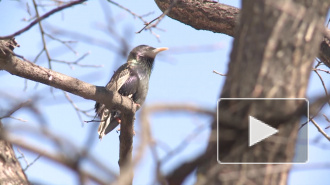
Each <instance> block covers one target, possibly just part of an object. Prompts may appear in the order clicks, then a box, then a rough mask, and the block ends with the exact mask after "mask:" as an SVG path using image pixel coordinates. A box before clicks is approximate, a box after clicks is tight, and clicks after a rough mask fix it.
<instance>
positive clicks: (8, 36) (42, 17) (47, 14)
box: [0, 0, 87, 40]
mask: <svg viewBox="0 0 330 185" xmlns="http://www.w3.org/2000/svg"><path fill="white" fill-rule="evenodd" d="M85 1H87V0H79V1H72V2H70V3H68V4H65V5H63V6H60V7H57V8H55V9H53V10H51V11H49V12H48V13H46V14H45V15H43V16H41V17H39V18H37V19H36V20H34V21H32V22H31V23H30V24H29V25H27V26H26V27H25V28H22V29H21V30H18V31H17V32H15V33H13V34H11V35H7V36H3V37H0V40H5V39H10V38H13V37H15V36H17V35H20V34H22V33H24V32H26V31H28V30H29V29H30V28H32V27H33V26H34V25H36V24H37V23H38V22H40V21H42V20H44V19H46V18H47V17H49V16H51V15H53V14H54V13H56V12H59V11H61V10H64V9H66V8H69V7H71V6H74V5H77V4H81V3H83V2H85Z"/></svg>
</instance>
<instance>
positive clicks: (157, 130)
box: [0, 0, 330, 184]
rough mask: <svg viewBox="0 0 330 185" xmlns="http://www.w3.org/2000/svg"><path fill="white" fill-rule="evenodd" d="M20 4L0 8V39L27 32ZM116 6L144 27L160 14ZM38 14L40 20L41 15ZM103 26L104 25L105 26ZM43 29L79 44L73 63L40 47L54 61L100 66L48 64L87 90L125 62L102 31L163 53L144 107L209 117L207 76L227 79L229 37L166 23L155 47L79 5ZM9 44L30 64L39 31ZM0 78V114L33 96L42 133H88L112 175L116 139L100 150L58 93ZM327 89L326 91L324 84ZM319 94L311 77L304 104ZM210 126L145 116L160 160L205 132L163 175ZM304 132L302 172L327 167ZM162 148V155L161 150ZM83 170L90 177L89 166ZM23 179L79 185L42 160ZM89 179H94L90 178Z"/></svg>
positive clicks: (145, 170) (149, 161)
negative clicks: (198, 110) (193, 109)
mask: <svg viewBox="0 0 330 185" xmlns="http://www.w3.org/2000/svg"><path fill="white" fill-rule="evenodd" d="M24 2H28V3H29V4H30V6H31V8H32V2H30V1H22V2H16V1H1V2H0V22H1V23H2V25H5V26H3V28H2V29H1V30H0V35H7V34H10V33H13V32H15V31H17V30H18V29H20V28H22V27H24V26H25V25H27V23H26V22H23V21H22V18H27V19H28V18H29V15H28V13H27V12H26V11H25V9H26V3H24ZM221 3H224V4H229V5H232V6H235V7H239V6H240V2H239V1H229V0H226V1H221ZM122 5H123V6H125V7H127V8H128V9H130V10H132V11H134V12H135V13H137V14H140V15H144V14H147V13H150V12H152V14H150V15H149V16H147V17H145V19H146V20H148V21H150V20H152V19H154V18H155V17H157V16H158V15H160V14H161V11H160V10H159V9H158V7H157V6H156V4H155V3H154V2H153V1H132V0H130V1H125V2H122ZM105 7H106V8H105ZM46 10H48V9H46ZM40 11H41V12H43V13H44V12H45V11H43V10H42V9H40ZM12 12H15V13H12ZM31 12H33V9H31ZM104 12H107V13H104ZM33 14H34V13H33ZM8 15H10V16H8ZM108 18H111V19H110V20H109V19H108ZM43 25H44V28H45V30H46V32H48V33H50V34H52V35H54V36H56V37H58V38H61V39H63V40H77V41H78V43H76V44H73V46H74V49H75V50H76V51H78V55H76V54H74V53H72V52H70V51H69V50H68V49H66V48H65V47H64V46H63V45H61V44H59V43H58V42H56V41H53V40H51V39H47V45H48V48H49V51H50V54H51V56H52V57H53V58H56V59H59V60H66V61H74V60H76V59H77V58H79V57H81V56H82V55H84V54H85V53H87V52H89V53H90V54H89V55H88V56H87V57H86V58H84V60H82V61H81V63H82V64H93V65H103V67H102V68H86V67H79V66H74V67H73V69H71V68H70V67H69V66H67V65H65V64H60V63H53V66H52V67H53V70H56V71H58V72H61V73H64V74H67V75H69V76H72V77H76V78H78V79H80V80H83V81H85V82H88V83H91V84H95V85H100V86H101V85H102V86H103V85H105V84H106V83H107V82H108V81H109V79H110V77H111V76H112V74H113V71H114V70H115V69H117V68H118V67H119V66H120V65H121V64H123V63H124V62H125V61H126V57H122V56H120V55H118V54H117V52H115V51H114V50H113V49H111V47H110V45H113V46H114V47H115V48H121V45H120V44H119V43H118V39H116V38H114V37H113V36H112V35H111V34H110V33H109V32H108V31H106V30H105V27H106V26H111V28H112V29H113V30H114V31H115V33H116V34H118V35H120V37H123V38H125V39H126V40H127V42H128V43H129V45H130V47H131V48H133V47H135V46H137V45H140V44H147V45H150V46H153V47H169V48H170V50H169V51H165V52H162V53H161V54H160V55H159V56H157V58H156V63H155V66H154V70H153V73H152V76H151V80H150V84H149V85H150V87H149V93H148V97H147V100H146V102H145V106H148V105H152V104H155V103H183V104H186V103H190V104H195V105H198V106H201V107H205V108H207V109H211V110H212V109H213V110H215V108H216V102H217V100H218V98H219V94H220V92H221V88H222V86H223V83H224V79H225V77H222V76H219V75H217V74H214V73H213V72H212V71H213V70H216V71H218V72H220V73H226V71H227V65H228V61H229V54H230V51H231V44H232V41H233V39H232V38H231V37H229V36H226V35H223V34H215V33H212V32H210V31H201V30H200V31H198V30H195V29H193V28H191V27H189V26H187V25H184V24H182V23H180V22H178V21H176V20H173V19H171V18H168V17H166V18H164V19H163V20H162V21H161V22H160V24H159V25H158V27H159V28H160V29H162V30H157V29H153V31H154V32H155V33H156V34H158V35H159V36H160V39H159V40H160V41H158V40H157V39H156V37H155V36H154V35H152V34H151V33H150V32H149V31H142V33H140V34H135V32H136V31H138V30H140V29H141V28H142V27H143V22H141V21H140V20H138V19H136V18H134V17H133V16H132V15H130V14H128V13H127V12H125V11H123V10H122V9H119V8H118V7H115V6H113V5H111V4H109V3H107V2H105V1H89V2H87V3H86V4H85V5H77V6H75V7H72V8H69V9H66V10H65V11H63V12H61V13H57V14H55V15H53V16H51V17H49V18H48V19H47V20H46V21H43ZM60 30H66V31H70V32H74V33H73V34H68V35H63V34H61V33H60V34H59V31H60ZM78 33H79V34H83V35H89V36H92V37H94V38H97V39H99V40H102V41H103V42H106V43H111V44H110V45H108V46H107V47H100V46H98V45H95V44H90V43H87V42H84V41H83V40H80V38H79V35H78ZM16 40H17V41H18V43H19V44H20V45H21V47H20V48H17V49H16V50H15V52H16V53H18V54H20V55H23V56H25V57H26V58H27V59H29V60H33V59H34V57H35V56H36V55H37V54H38V53H39V52H40V50H41V48H42V45H41V44H42V43H41V40H40V32H39V30H38V26H35V27H33V28H32V29H31V30H29V31H28V32H26V33H24V34H22V35H20V36H18V37H16ZM46 61H47V59H46V57H45V55H42V56H41V57H40V59H39V60H38V62H37V64H38V65H42V66H47V62H46ZM323 75H324V74H323ZM0 78H1V83H0V92H1V91H2V93H0V105H1V108H4V107H5V106H6V105H10V102H9V103H8V101H6V100H5V99H7V97H8V96H9V95H10V96H11V97H14V98H15V99H18V100H27V99H29V98H31V96H33V95H34V94H36V93H37V94H39V101H38V102H37V105H38V107H39V108H40V110H41V112H42V114H43V115H44V117H45V118H46V120H47V125H48V128H49V129H50V130H51V131H52V132H54V133H56V134H57V135H59V136H61V137H63V138H67V139H69V140H70V141H71V142H73V143H74V144H75V145H77V146H79V147H84V146H85V143H86V141H87V140H88V139H89V138H88V136H89V133H90V132H91V130H92V132H94V136H95V137H94V138H95V139H94V141H93V145H91V146H89V152H90V153H91V154H92V155H94V156H97V158H98V159H99V160H101V161H102V162H103V163H104V164H105V165H107V166H108V167H109V168H111V169H113V170H114V171H116V172H118V171H119V168H118V151H119V141H118V137H119V134H118V133H116V132H112V133H110V134H108V135H107V136H106V137H104V139H103V140H102V141H101V142H100V141H98V139H97V131H96V130H97V126H98V125H97V123H95V124H93V123H88V124H84V125H83V126H82V123H81V122H80V121H79V119H78V116H77V113H76V111H75V110H74V109H73V108H72V106H71V104H69V103H68V101H67V100H66V99H65V97H64V95H63V92H62V91H60V90H57V89H54V96H53V95H52V93H51V92H50V88H49V87H47V86H45V85H42V84H39V85H38V86H37V88H35V85H36V83H35V82H30V81H29V82H28V83H27V84H28V87H27V90H26V91H24V79H21V78H19V77H16V76H11V75H9V74H8V73H7V72H4V71H2V72H0ZM326 84H329V83H328V82H327V81H326ZM8 89H10V91H8ZM323 92H324V91H323V88H322V86H321V83H320V81H319V80H318V77H317V76H316V75H315V74H314V73H312V76H311V82H310V84H309V89H308V96H309V97H314V96H316V95H321V94H323ZM69 96H70V97H71V98H72V99H73V100H74V102H75V103H76V104H77V105H78V106H79V107H80V108H81V109H83V110H89V109H92V108H93V106H94V103H95V102H93V101H91V100H85V99H83V98H80V97H77V96H74V95H72V94H69ZM91 113H92V112H91ZM14 116H15V117H19V118H22V119H25V120H28V122H19V121H16V120H11V119H6V120H4V121H3V122H4V123H5V125H6V126H19V127H21V126H24V125H33V126H38V125H39V123H38V120H36V119H35V117H33V116H31V114H30V113H29V112H27V111H24V110H23V111H20V112H19V113H17V114H15V115H14ZM83 119H84V120H90V119H91V118H88V117H83ZM138 120H139V112H138V113H137V121H136V122H135V130H136V132H137V136H135V138H134V147H135V148H136V147H137V146H138V144H139V137H138V135H139V133H140V132H141V130H140V129H139V128H140V123H139V121H138ZM317 121H318V123H319V124H320V125H321V126H322V127H325V126H326V123H324V121H323V119H322V118H319V119H317ZM209 122H210V119H209V118H208V117H206V116H200V115H196V114H187V113H172V112H171V113H168V112H164V113H157V114H154V115H152V116H151V119H150V123H151V125H150V126H151V128H152V135H153V138H154V139H155V140H156V141H157V142H161V143H164V144H163V145H164V146H166V147H163V148H161V147H158V148H157V151H158V154H159V156H160V157H161V158H162V157H164V156H165V154H166V152H165V151H166V150H172V149H174V148H175V147H176V146H178V145H179V144H180V142H181V141H182V140H184V139H185V138H186V137H187V136H188V135H189V134H191V132H192V131H193V130H195V129H196V128H197V127H199V126H201V125H202V126H203V125H204V127H205V128H206V129H203V130H202V131H200V132H199V135H198V137H196V138H195V139H194V140H192V141H191V143H190V144H189V145H188V146H187V147H186V148H185V150H184V151H182V152H181V153H180V154H179V155H178V156H176V157H174V158H173V159H171V160H169V162H168V163H166V165H164V167H163V168H162V171H163V172H164V173H166V172H169V171H171V169H173V168H174V167H175V166H178V165H179V164H180V163H182V162H184V161H186V160H189V159H192V158H194V157H195V156H197V155H198V154H200V153H201V152H203V149H204V148H205V147H206V143H207V139H208V134H209V130H208V127H209ZM309 128H310V130H309V133H310V138H311V145H310V148H309V154H310V155H309V164H315V163H324V162H330V160H329V158H328V156H329V154H330V152H329V150H328V149H325V148H324V147H323V148H322V147H320V146H318V145H319V144H318V145H315V144H313V143H315V142H314V141H315V138H317V137H318V136H320V134H319V133H318V132H317V131H316V129H315V128H314V127H313V126H312V125H310V127H309ZM27 138H28V139H27V141H29V142H31V143H34V144H36V145H37V146H45V147H47V148H49V149H51V148H52V146H53V145H52V144H50V142H47V141H44V140H40V139H39V138H36V137H32V136H27ZM317 143H323V144H325V145H328V142H327V141H326V140H325V139H324V138H323V137H320V138H319V140H318V141H317ZM164 148H167V149H166V150H164ZM24 153H25V154H26V156H27V158H28V159H29V161H33V160H34V159H35V158H36V156H37V155H35V154H31V153H29V152H26V151H25V152H24ZM153 161H154V160H153V158H152V155H151V153H150V150H149V149H147V150H146V152H145V155H144V157H143V159H142V161H141V162H140V163H139V164H138V167H137V169H136V171H135V179H134V184H151V183H152V182H153V180H154V179H152V178H150V177H152V176H153V175H152V174H153V173H154V172H153V170H154V165H155V163H154V162H153ZM22 162H23V161H22ZM23 164H24V162H23ZM83 165H84V167H85V168H86V169H91V170H92V168H91V167H90V166H89V165H88V164H83ZM299 167H300V166H299V165H295V167H294V169H299ZM26 173H27V175H28V177H29V179H30V180H31V181H36V182H41V183H47V184H78V181H77V180H78V179H77V177H76V176H75V175H74V173H72V172H71V171H70V170H68V169H66V168H63V167H62V166H59V165H57V164H55V163H54V162H51V161H49V160H47V159H45V158H40V159H39V160H38V161H37V162H36V163H35V164H34V165H33V166H31V167H30V168H29V169H28V170H27V171H26ZM95 173H98V172H97V171H95ZM328 173H329V170H325V169H317V170H314V169H313V170H293V171H292V173H291V174H290V178H289V179H290V181H289V182H290V184H310V183H313V184H324V182H326V181H327V180H328V179H327V174H328ZM100 174H101V173H100ZM192 182H194V178H193V177H190V178H189V179H188V180H187V181H186V182H185V183H186V184H191V183H192Z"/></svg>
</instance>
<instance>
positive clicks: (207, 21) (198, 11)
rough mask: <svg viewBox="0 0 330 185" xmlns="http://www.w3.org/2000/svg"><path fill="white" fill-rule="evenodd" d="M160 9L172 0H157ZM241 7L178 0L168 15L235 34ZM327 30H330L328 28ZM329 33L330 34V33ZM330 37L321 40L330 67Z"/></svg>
mask: <svg viewBox="0 0 330 185" xmlns="http://www.w3.org/2000/svg"><path fill="white" fill-rule="evenodd" d="M155 2H156V4H157V5H158V7H159V9H160V10H162V11H165V10H166V9H168V7H169V6H170V5H171V2H172V0H155ZM239 13H240V9H239V8H235V7H232V6H228V5H225V4H221V3H218V2H217V1H212V0H178V1H177V4H176V5H174V6H173V8H172V9H171V11H170V12H169V13H168V16H169V17H171V18H172V19H175V20H177V21H179V22H182V23H184V24H186V25H189V26H191V27H193V28H195V29H197V30H209V31H212V32H215V33H223V34H226V35H229V36H234V33H235V28H236V25H238V21H239V18H238V17H239V16H238V15H239ZM327 32H330V31H329V29H327ZM328 35H329V34H328ZM329 40H330V38H329V36H325V37H324V38H323V40H322V41H320V43H321V44H320V45H321V48H320V52H319V55H318V57H319V59H320V60H321V61H322V62H323V63H324V64H325V65H327V66H328V67H329V68H330V42H329Z"/></svg>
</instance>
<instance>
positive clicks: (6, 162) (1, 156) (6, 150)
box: [0, 120, 29, 185]
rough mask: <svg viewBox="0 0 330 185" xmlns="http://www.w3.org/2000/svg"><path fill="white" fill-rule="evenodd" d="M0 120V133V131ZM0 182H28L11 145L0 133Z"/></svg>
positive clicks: (0, 128) (18, 184) (15, 183)
mask: <svg viewBox="0 0 330 185" xmlns="http://www.w3.org/2000/svg"><path fill="white" fill-rule="evenodd" d="M2 132H3V131H2V123H1V120H0V133H2ZM0 184H13V185H25V184H29V182H28V180H27V177H26V176H25V173H24V171H23V170H22V167H21V165H20V163H19V161H18V160H17V158H16V156H15V153H14V150H13V146H12V145H11V144H10V143H8V142H6V141H5V140H3V139H2V138H1V134H0Z"/></svg>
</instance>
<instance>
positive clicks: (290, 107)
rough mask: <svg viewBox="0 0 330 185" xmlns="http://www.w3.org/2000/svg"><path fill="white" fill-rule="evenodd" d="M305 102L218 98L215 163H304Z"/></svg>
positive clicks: (307, 120)
mask: <svg viewBox="0 0 330 185" xmlns="http://www.w3.org/2000/svg"><path fill="white" fill-rule="evenodd" d="M308 106H309V103H308V100H307V99H304V98H221V99H220V100H219V101H218V107H217V150H218V151H217V155H218V163H220V164H289V163H306V162H307V161H308V124H307V123H308V122H309V115H308Z"/></svg>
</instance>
